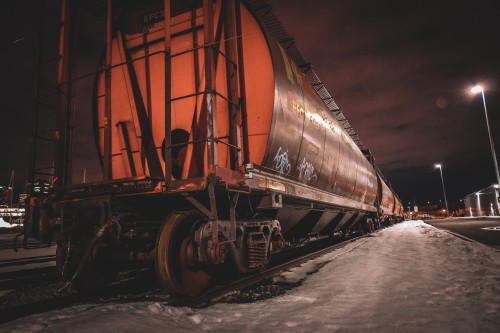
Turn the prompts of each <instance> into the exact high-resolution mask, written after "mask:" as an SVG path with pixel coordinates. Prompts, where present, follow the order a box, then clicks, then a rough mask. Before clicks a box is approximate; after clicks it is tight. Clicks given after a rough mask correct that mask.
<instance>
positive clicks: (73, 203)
mask: <svg viewBox="0 0 500 333" xmlns="http://www.w3.org/2000/svg"><path fill="white" fill-rule="evenodd" d="M65 2H66V5H68V3H69V2H68V1H67V0H66V1H65ZM261 5H262V2H261V1H247V2H245V1H239V0H216V1H211V0H203V1H188V0H185V1H182V0H178V1H174V0H172V1H169V0H166V1H146V2H140V3H138V2H127V1H123V2H120V1H116V2H115V1H114V2H111V1H108V8H107V10H108V34H107V36H108V38H107V47H106V50H105V51H106V52H105V56H104V57H103V59H102V62H101V64H99V70H98V74H97V75H96V77H95V89H94V100H93V112H92V113H93V121H94V134H95V142H96V149H97V151H98V155H99V158H100V161H101V165H102V170H103V177H104V180H103V181H101V182H97V183H92V184H72V185H71V184H68V182H65V180H64V179H65V178H64V177H65V176H64V175H65V169H64V168H65V166H64V163H60V164H59V163H58V170H57V171H58V175H59V176H60V178H59V180H58V182H57V183H56V185H57V186H56V187H55V188H54V191H53V194H52V195H51V197H50V198H46V199H43V200H42V199H41V198H40V199H39V200H38V204H36V205H33V209H32V210H31V211H32V218H31V221H32V225H31V227H28V228H31V229H34V228H35V227H34V226H33V225H34V224H36V223H34V222H33V221H38V218H39V220H40V223H41V225H51V226H54V225H55V226H57V235H58V250H57V266H58V269H59V270H60V272H61V274H62V275H63V277H64V278H65V279H66V280H67V286H69V285H72V286H73V287H75V288H76V289H78V290H80V291H95V290H98V289H100V288H103V287H104V286H105V285H106V283H108V282H109V281H110V280H111V279H112V278H113V276H114V274H116V272H117V271H118V270H119V269H120V268H121V267H122V264H125V263H128V262H131V261H151V262H154V266H155V269H156V274H157V277H158V280H159V282H160V284H161V285H162V287H163V288H165V289H166V290H168V291H169V292H172V293H175V294H180V295H186V296H193V295H196V294H199V293H200V292H201V291H203V290H204V289H205V288H206V286H207V285H208V283H209V281H210V277H211V276H212V275H213V274H214V272H217V271H219V270H220V268H221V267H223V266H224V267H230V268H231V269H232V270H233V271H236V272H238V273H246V272H250V271H254V270H259V269H261V268H262V267H265V266H266V265H267V264H268V262H269V259H270V255H272V254H273V253H275V252H276V251H281V250H283V249H284V248H286V247H289V246H294V245H295V244H300V243H303V242H304V240H306V239H309V238H321V237H331V236H332V235H337V234H340V233H345V232H346V231H348V230H355V228H357V227H358V225H359V224H360V223H361V222H362V221H364V220H366V219H367V218H371V219H374V220H377V221H382V222H383V221H388V220H389V219H394V218H396V217H398V216H400V215H401V211H400V210H401V204H400V202H399V199H398V198H397V196H396V195H395V193H394V191H393V190H392V189H391V188H390V187H389V186H388V185H387V184H386V182H385V180H384V179H383V178H382V177H381V176H380V175H379V174H378V173H377V172H376V171H375V167H374V164H373V159H369V158H366V156H365V155H364V154H363V152H362V151H361V150H360V148H359V147H358V146H357V144H356V143H355V142H354V140H353V139H352V137H351V136H350V135H349V134H348V133H347V132H346V130H345V129H344V128H343V126H342V125H341V124H340V123H339V121H338V120H337V118H336V117H335V116H334V115H333V114H332V112H331V110H330V109H329V108H328V107H327V105H326V104H325V101H324V100H323V99H322V98H321V97H320V96H319V95H318V92H317V90H316V89H315V88H314V87H313V86H312V85H311V83H310V82H309V81H308V78H307V76H306V74H307V71H306V74H304V72H305V70H304V68H299V66H297V65H296V64H295V62H294V61H293V60H292V59H291V57H290V55H289V52H288V51H289V50H287V48H286V46H285V44H284V42H283V40H279V38H280V36H276V34H275V33H273V32H271V31H270V29H271V28H272V27H269V26H268V25H266V24H265V23H264V22H263V20H262V17H261V16H259V15H257V11H258V10H259V8H261V7H259V8H257V7H258V6H261ZM112 6H113V7H112ZM110 13H113V15H111V14H110ZM165 22H168V24H166V23H165ZM61 36H62V37H63V36H64V34H61ZM63 67H64V66H63ZM60 70H61V69H60ZM63 70H64V69H63ZM66 116H67V115H66ZM62 117H63V118H64V113H63V115H62ZM60 123H61V124H64V121H61V122H60ZM60 145H61V147H60V154H59V159H63V160H64V158H68V154H69V153H67V152H68V151H70V150H71V147H69V146H70V143H68V142H61V143H60ZM68 147H69V148H68ZM66 173H67V172H66ZM36 207H38V208H36ZM35 208H36V209H35ZM37 209H38V210H37ZM46 229H47V228H45V229H44V230H46ZM27 232H28V233H29V231H27Z"/></svg>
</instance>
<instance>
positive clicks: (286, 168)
mask: <svg viewBox="0 0 500 333" xmlns="http://www.w3.org/2000/svg"><path fill="white" fill-rule="evenodd" d="M274 162H276V166H275V169H276V171H278V172H279V174H280V176H281V175H282V174H285V175H288V174H289V173H290V169H291V168H292V166H291V164H290V161H289V160H288V150H287V151H283V152H282V148H281V147H280V148H279V149H278V152H277V153H276V156H275V157H274Z"/></svg>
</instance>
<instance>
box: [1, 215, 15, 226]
mask: <svg viewBox="0 0 500 333" xmlns="http://www.w3.org/2000/svg"><path fill="white" fill-rule="evenodd" d="M12 227H13V225H12V224H10V223H8V222H5V220H4V219H3V217H0V228H12Z"/></svg>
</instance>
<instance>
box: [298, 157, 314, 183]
mask: <svg viewBox="0 0 500 333" xmlns="http://www.w3.org/2000/svg"><path fill="white" fill-rule="evenodd" d="M299 171H300V174H299V179H300V180H302V181H305V182H315V181H316V180H318V176H317V175H316V174H315V173H314V165H312V163H310V162H307V161H306V158H305V157H304V160H303V161H302V163H300V167H299Z"/></svg>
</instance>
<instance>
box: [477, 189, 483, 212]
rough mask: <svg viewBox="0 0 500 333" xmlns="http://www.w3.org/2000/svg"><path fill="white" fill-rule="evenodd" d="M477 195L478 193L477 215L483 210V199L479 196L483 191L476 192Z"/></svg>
mask: <svg viewBox="0 0 500 333" xmlns="http://www.w3.org/2000/svg"><path fill="white" fill-rule="evenodd" d="M476 195H477V216H481V212H482V211H483V210H482V209H481V200H480V198H479V196H480V195H481V193H479V192H476Z"/></svg>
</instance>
